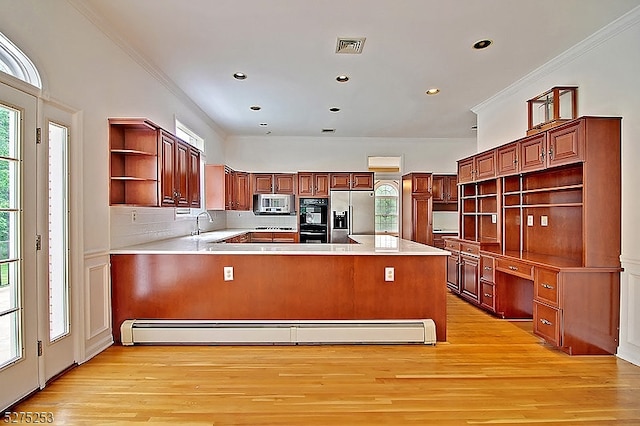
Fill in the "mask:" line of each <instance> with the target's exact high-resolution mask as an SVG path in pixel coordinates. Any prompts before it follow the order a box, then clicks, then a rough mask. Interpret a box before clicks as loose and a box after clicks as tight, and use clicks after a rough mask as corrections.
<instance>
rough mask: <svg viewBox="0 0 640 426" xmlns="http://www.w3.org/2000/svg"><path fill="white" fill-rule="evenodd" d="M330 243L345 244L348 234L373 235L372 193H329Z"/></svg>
mask: <svg viewBox="0 0 640 426" xmlns="http://www.w3.org/2000/svg"><path fill="white" fill-rule="evenodd" d="M330 208H331V214H330V215H329V217H330V223H329V226H330V238H329V242H330V243H347V242H349V239H348V236H349V234H359V235H363V234H365V235H366V234H369V235H373V234H375V231H376V229H375V196H374V193H373V191H331V199H330Z"/></svg>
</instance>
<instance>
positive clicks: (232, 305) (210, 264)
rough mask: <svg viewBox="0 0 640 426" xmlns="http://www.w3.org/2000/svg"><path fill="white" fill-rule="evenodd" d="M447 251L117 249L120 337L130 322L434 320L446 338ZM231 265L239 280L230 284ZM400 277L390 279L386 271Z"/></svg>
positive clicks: (115, 323)
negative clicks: (228, 268) (400, 253)
mask: <svg viewBox="0 0 640 426" xmlns="http://www.w3.org/2000/svg"><path fill="white" fill-rule="evenodd" d="M445 261H446V256H393V255H389V256H385V255H372V256H358V255H274V254H259V255H249V254H232V255H213V254H211V255H207V254H193V255H190V254H180V255H176V254H118V255H112V257H111V268H112V269H111V274H112V304H113V331H114V339H115V340H116V341H119V340H120V325H121V324H122V322H123V321H124V320H125V319H244V320H261V319H264V320H273V319H289V320H298V319H323V320H331V319H433V320H434V322H435V324H436V335H437V340H438V341H445V340H446V321H445V318H446V305H445V289H446V276H445ZM225 266H231V267H233V270H234V280H233V281H224V278H223V267H225ZM389 266H391V267H394V268H395V281H393V282H387V281H384V268H385V267H389Z"/></svg>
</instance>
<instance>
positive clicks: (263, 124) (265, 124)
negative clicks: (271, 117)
mask: <svg viewBox="0 0 640 426" xmlns="http://www.w3.org/2000/svg"><path fill="white" fill-rule="evenodd" d="M260 125H261V126H262V127H265V126H268V124H267V123H260Z"/></svg>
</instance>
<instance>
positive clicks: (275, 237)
mask: <svg viewBox="0 0 640 426" xmlns="http://www.w3.org/2000/svg"><path fill="white" fill-rule="evenodd" d="M251 242H252V243H298V242H300V239H299V237H298V233H297V232H252V233H251Z"/></svg>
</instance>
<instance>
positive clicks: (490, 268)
mask: <svg viewBox="0 0 640 426" xmlns="http://www.w3.org/2000/svg"><path fill="white" fill-rule="evenodd" d="M492 269H493V268H492V267H491V266H485V267H484V270H485V271H490V270H492Z"/></svg>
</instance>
